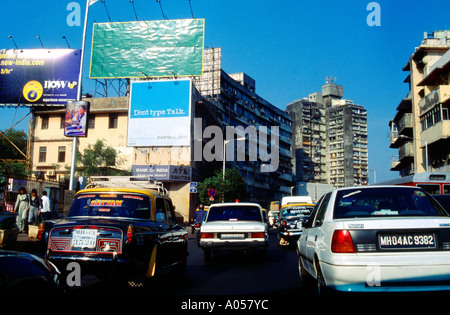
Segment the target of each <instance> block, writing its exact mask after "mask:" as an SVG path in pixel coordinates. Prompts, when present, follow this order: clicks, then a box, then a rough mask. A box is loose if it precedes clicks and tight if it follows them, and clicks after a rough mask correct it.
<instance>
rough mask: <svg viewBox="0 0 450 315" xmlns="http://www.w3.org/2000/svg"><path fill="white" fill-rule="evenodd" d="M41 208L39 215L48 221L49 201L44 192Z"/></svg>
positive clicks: (49, 213)
mask: <svg viewBox="0 0 450 315" xmlns="http://www.w3.org/2000/svg"><path fill="white" fill-rule="evenodd" d="M41 200H42V207H41V211H39V214H40V215H41V217H42V219H43V220H48V219H50V215H51V212H50V199H49V198H48V197H47V192H46V191H45V190H44V191H43V192H42V197H41Z"/></svg>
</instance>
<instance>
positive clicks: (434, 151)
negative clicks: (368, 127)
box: [389, 30, 450, 177]
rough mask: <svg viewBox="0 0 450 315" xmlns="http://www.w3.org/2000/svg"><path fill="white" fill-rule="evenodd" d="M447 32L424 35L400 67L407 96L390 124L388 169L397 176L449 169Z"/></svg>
mask: <svg viewBox="0 0 450 315" xmlns="http://www.w3.org/2000/svg"><path fill="white" fill-rule="evenodd" d="M449 49H450V31H448V30H447V31H436V32H433V33H431V34H427V33H425V34H424V39H423V40H422V43H421V45H420V46H419V47H417V48H416V49H415V51H414V53H413V54H412V55H411V56H410V58H409V60H408V62H407V63H406V65H405V66H404V67H403V70H404V71H408V72H409V74H408V76H407V78H406V79H405V82H406V83H408V85H409V92H408V95H407V96H406V97H405V98H403V99H402V100H401V101H400V103H399V105H398V106H397V112H396V115H395V117H394V118H393V119H392V120H391V121H390V122H389V127H390V147H391V148H395V149H398V155H395V156H394V157H393V158H392V159H391V170H392V171H398V172H399V174H400V176H401V177H403V176H407V175H410V174H416V173H421V172H432V171H445V172H448V171H449V170H450V168H449V158H450V156H449V153H450V151H449V138H450V125H449V123H450V122H449V119H450V118H449V114H448V111H449V100H450V98H449V96H450V90H449V83H448V80H449V71H448V69H449V53H448V51H449Z"/></svg>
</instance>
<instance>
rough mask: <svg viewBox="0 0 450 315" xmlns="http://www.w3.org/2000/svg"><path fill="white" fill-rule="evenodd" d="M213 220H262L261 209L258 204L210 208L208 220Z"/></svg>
mask: <svg viewBox="0 0 450 315" xmlns="http://www.w3.org/2000/svg"><path fill="white" fill-rule="evenodd" d="M211 221H258V222H261V221H262V215H261V210H260V209H259V207H256V206H245V205H242V206H220V207H211V208H210V209H209V210H208V216H207V217H206V222H211Z"/></svg>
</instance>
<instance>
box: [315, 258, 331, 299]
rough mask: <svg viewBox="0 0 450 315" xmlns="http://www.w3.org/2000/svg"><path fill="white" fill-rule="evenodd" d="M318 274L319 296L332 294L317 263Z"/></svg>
mask: <svg viewBox="0 0 450 315" xmlns="http://www.w3.org/2000/svg"><path fill="white" fill-rule="evenodd" d="M315 265H316V270H317V271H316V274H317V279H316V282H317V294H318V295H319V296H326V295H329V294H330V290H329V289H328V288H327V285H326V283H325V279H324V277H323V274H322V271H321V270H320V267H319V264H318V263H316V264H315Z"/></svg>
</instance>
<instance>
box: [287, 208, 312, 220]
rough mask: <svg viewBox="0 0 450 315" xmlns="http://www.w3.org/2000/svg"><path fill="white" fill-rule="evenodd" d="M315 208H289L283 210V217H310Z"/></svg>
mask: <svg viewBox="0 0 450 315" xmlns="http://www.w3.org/2000/svg"><path fill="white" fill-rule="evenodd" d="M313 209H314V206H306V205H304V206H288V207H284V208H283V209H281V215H282V216H283V217H285V218H287V217H309V215H310V214H311V211H312V210H313Z"/></svg>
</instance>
